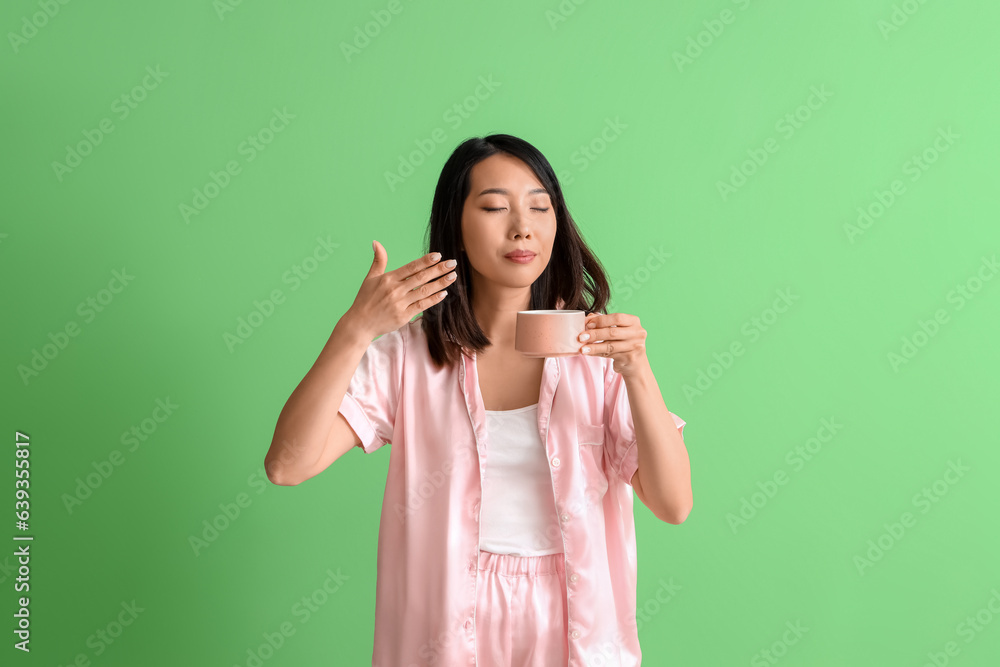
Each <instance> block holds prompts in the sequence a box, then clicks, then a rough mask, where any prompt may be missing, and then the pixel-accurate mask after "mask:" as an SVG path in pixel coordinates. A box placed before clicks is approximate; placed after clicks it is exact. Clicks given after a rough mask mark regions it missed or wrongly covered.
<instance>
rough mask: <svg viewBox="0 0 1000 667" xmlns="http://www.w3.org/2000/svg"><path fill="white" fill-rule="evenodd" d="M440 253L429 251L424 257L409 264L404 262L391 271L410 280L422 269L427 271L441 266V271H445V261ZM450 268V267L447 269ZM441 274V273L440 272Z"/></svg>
mask: <svg viewBox="0 0 1000 667" xmlns="http://www.w3.org/2000/svg"><path fill="white" fill-rule="evenodd" d="M439 255H440V253H429V254H427V255H424V256H423V257H419V258H417V259H415V260H413V261H412V262H409V263H408V264H404V265H403V266H401V267H399V268H398V269H396V270H395V271H392V272H391V273H392V274H393V275H394V276H395V277H396V278H398V279H399V280H410V279H411V278H414V277H416V276H417V274H419V273H420V272H421V271H426V270H427V269H430V268H432V267H434V266H439V267H440V272H441V273H444V272H445V270H446V269H445V267H444V266H442V265H443V264H444V262H442V261H441V258H440V256H439ZM447 270H450V269H447ZM438 275H440V273H439V274H438Z"/></svg>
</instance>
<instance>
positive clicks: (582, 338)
mask: <svg viewBox="0 0 1000 667" xmlns="http://www.w3.org/2000/svg"><path fill="white" fill-rule="evenodd" d="M580 340H590V334H580Z"/></svg>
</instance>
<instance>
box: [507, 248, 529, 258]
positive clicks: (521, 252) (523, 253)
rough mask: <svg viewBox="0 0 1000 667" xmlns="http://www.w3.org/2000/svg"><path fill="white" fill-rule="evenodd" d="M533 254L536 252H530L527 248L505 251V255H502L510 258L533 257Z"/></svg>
mask: <svg viewBox="0 0 1000 667" xmlns="http://www.w3.org/2000/svg"><path fill="white" fill-rule="evenodd" d="M535 254H536V253H533V252H531V251H529V250H515V251H514V252H509V253H507V254H506V255H504V257H511V258H516V257H534V256H535Z"/></svg>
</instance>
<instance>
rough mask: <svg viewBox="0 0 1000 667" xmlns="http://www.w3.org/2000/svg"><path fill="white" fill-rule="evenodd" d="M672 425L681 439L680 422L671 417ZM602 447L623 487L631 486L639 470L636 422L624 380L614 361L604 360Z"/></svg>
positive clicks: (674, 416)
mask: <svg viewBox="0 0 1000 667" xmlns="http://www.w3.org/2000/svg"><path fill="white" fill-rule="evenodd" d="M670 416H671V417H672V418H673V420H674V425H675V426H676V427H677V429H678V430H679V431H680V434H681V437H683V436H684V424H686V423H687V422H685V421H684V420H683V419H681V418H680V417H678V416H677V415H675V414H674V413H672V412H671V413H670ZM604 447H605V449H606V451H605V456H606V458H607V460H608V461H610V462H611V466H612V467H613V468H614V470H615V472H616V473H618V476H619V477H621V478H622V479H623V480H625V483H626V484H631V483H632V477H633V476H634V475H635V471H636V470H638V469H639V449H638V446H637V445H636V437H635V422H633V420H632V406H631V404H630V403H629V400H628V390H627V387H626V386H625V378H623V377H622V375H621V373H619V372H618V371H616V370H615V366H614V359H610V358H606V359H604Z"/></svg>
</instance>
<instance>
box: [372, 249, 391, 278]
mask: <svg viewBox="0 0 1000 667" xmlns="http://www.w3.org/2000/svg"><path fill="white" fill-rule="evenodd" d="M372 245H373V246H374V248H375V257H374V258H373V259H372V266H371V268H370V269H368V275H370V276H377V275H380V274H383V273H385V265H386V264H387V263H388V262H389V253H387V252H386V251H385V248H384V247H382V244H381V243H379V242H378V241H372Z"/></svg>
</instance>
